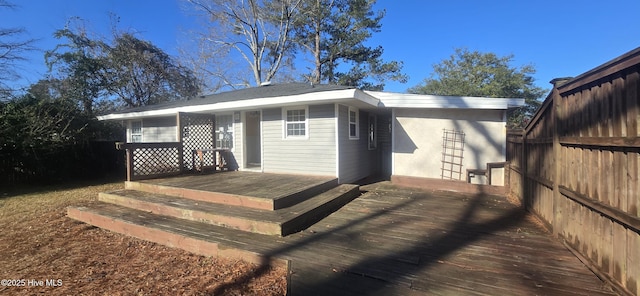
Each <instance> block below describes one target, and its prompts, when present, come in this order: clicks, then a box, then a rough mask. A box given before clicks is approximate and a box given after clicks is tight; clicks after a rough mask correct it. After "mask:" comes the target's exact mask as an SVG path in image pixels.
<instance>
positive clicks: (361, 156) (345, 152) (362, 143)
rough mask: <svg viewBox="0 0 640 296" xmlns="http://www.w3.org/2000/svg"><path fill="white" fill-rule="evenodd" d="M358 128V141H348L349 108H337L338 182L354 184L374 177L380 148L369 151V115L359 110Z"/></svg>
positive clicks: (343, 106) (342, 106)
mask: <svg viewBox="0 0 640 296" xmlns="http://www.w3.org/2000/svg"><path fill="white" fill-rule="evenodd" d="M358 117H359V118H358V128H359V135H360V138H359V139H358V140H352V139H349V107H348V106H345V105H339V106H338V141H339V151H340V152H339V153H340V155H339V156H338V162H339V164H338V166H339V172H338V182H340V183H350V182H355V181H358V180H360V179H363V178H365V177H368V176H370V175H374V174H376V173H378V172H377V169H378V167H379V165H378V162H379V161H380V157H379V151H378V149H380V147H378V149H375V150H369V147H368V141H367V128H368V118H369V113H368V112H365V111H362V110H359V115H358Z"/></svg>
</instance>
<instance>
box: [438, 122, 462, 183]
mask: <svg viewBox="0 0 640 296" xmlns="http://www.w3.org/2000/svg"><path fill="white" fill-rule="evenodd" d="M463 152H464V132H462V131H454V130H446V129H445V130H443V135H442V167H441V169H442V179H449V180H461V179H462V156H463V155H462V154H463Z"/></svg>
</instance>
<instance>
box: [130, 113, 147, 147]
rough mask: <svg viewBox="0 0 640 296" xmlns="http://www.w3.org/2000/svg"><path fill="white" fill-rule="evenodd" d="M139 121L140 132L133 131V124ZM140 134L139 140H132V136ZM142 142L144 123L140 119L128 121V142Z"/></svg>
mask: <svg viewBox="0 0 640 296" xmlns="http://www.w3.org/2000/svg"><path fill="white" fill-rule="evenodd" d="M136 122H139V123H140V134H138V133H136V134H134V133H133V124H134V123H136ZM137 135H139V136H140V141H139V142H135V141H134V140H133V136H137ZM143 142H144V124H143V123H142V119H139V120H131V121H129V143H143Z"/></svg>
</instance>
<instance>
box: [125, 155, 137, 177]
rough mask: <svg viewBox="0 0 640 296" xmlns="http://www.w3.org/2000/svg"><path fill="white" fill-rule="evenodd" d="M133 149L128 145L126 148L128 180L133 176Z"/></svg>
mask: <svg viewBox="0 0 640 296" xmlns="http://www.w3.org/2000/svg"><path fill="white" fill-rule="evenodd" d="M133 149H135V148H129V147H127V148H126V149H125V150H126V151H127V181H131V179H132V178H133V167H134V164H133Z"/></svg>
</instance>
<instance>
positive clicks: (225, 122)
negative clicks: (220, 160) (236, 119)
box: [215, 114, 233, 149]
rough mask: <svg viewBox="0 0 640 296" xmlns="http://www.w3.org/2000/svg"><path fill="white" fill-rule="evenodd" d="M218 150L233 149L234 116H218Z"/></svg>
mask: <svg viewBox="0 0 640 296" xmlns="http://www.w3.org/2000/svg"><path fill="white" fill-rule="evenodd" d="M215 137H216V148H226V149H231V148H233V115H231V114H225V115H216V135H215Z"/></svg>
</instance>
